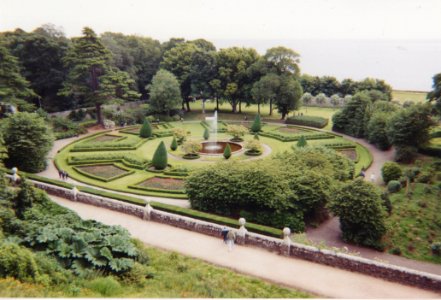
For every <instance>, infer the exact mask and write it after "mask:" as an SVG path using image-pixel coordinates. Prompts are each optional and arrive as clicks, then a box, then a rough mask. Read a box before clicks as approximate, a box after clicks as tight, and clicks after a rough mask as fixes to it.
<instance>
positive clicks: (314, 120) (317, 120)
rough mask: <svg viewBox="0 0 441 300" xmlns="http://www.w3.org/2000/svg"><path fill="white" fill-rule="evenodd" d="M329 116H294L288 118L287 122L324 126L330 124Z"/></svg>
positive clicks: (317, 126) (316, 126)
mask: <svg viewBox="0 0 441 300" xmlns="http://www.w3.org/2000/svg"><path fill="white" fill-rule="evenodd" d="M328 122H329V120H328V119H327V118H322V117H316V116H292V117H289V118H287V119H286V124H295V125H302V126H310V127H315V128H323V127H325V126H326V125H328Z"/></svg>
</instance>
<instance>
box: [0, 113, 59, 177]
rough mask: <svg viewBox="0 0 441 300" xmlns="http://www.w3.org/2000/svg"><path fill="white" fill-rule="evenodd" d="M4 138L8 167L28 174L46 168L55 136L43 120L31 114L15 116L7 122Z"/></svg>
mask: <svg viewBox="0 0 441 300" xmlns="http://www.w3.org/2000/svg"><path fill="white" fill-rule="evenodd" d="M3 137H4V141H5V146H6V148H7V150H8V156H9V157H8V159H7V160H6V165H7V166H8V167H17V168H18V169H19V170H22V171H27V172H39V171H42V170H43V169H44V168H45V167H46V155H47V154H48V152H49V150H50V149H51V147H52V143H53V135H52V132H51V130H50V129H49V128H48V126H47V125H46V123H45V122H44V120H43V118H41V117H39V116H38V115H37V114H30V113H17V114H14V115H12V116H10V117H9V118H8V119H7V120H6V125H5V130H4V134H3Z"/></svg>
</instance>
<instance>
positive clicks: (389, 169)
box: [381, 161, 403, 184]
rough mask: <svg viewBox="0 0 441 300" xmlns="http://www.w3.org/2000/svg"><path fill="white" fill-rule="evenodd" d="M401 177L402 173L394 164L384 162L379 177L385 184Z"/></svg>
mask: <svg viewBox="0 0 441 300" xmlns="http://www.w3.org/2000/svg"><path fill="white" fill-rule="evenodd" d="M402 175H403V171H402V170H401V168H400V166H399V165H398V164H397V163H396V162H392V161H388V162H385V163H384V165H383V167H382V168H381V176H382V177H383V181H384V182H385V183H386V184H387V183H388V182H389V181H391V180H398V179H399V178H400V177H401V176H402Z"/></svg>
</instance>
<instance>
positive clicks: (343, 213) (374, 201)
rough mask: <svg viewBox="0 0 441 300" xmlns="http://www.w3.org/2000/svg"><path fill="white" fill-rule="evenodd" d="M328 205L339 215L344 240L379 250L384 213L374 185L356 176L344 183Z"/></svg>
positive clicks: (383, 228)
mask: <svg viewBox="0 0 441 300" xmlns="http://www.w3.org/2000/svg"><path fill="white" fill-rule="evenodd" d="M329 208H330V209H331V211H332V212H333V213H334V214H335V215H336V216H338V217H339V218H340V228H341V230H342V235H343V239H344V240H345V241H348V242H353V243H355V244H360V245H364V246H368V247H373V248H376V249H382V245H381V238H382V236H383V235H384V233H385V232H386V226H385V220H384V218H385V212H384V208H383V206H382V201H381V197H380V193H379V192H378V190H377V188H376V187H375V186H374V185H372V184H370V183H367V182H365V181H364V180H363V179H360V178H357V179H355V180H354V181H352V182H349V183H347V184H345V185H344V186H343V187H342V188H341V189H340V190H339V191H337V193H336V194H335V197H334V199H333V200H332V202H331V203H330V205H329Z"/></svg>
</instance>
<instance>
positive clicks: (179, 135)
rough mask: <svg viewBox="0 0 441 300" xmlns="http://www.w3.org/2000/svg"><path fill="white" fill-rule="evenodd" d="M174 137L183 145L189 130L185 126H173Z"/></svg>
mask: <svg viewBox="0 0 441 300" xmlns="http://www.w3.org/2000/svg"><path fill="white" fill-rule="evenodd" d="M172 132H173V135H174V137H176V140H177V142H178V145H181V144H182V143H183V142H184V141H185V139H186V138H187V135H188V132H187V130H185V129H184V128H173V129H172Z"/></svg>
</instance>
